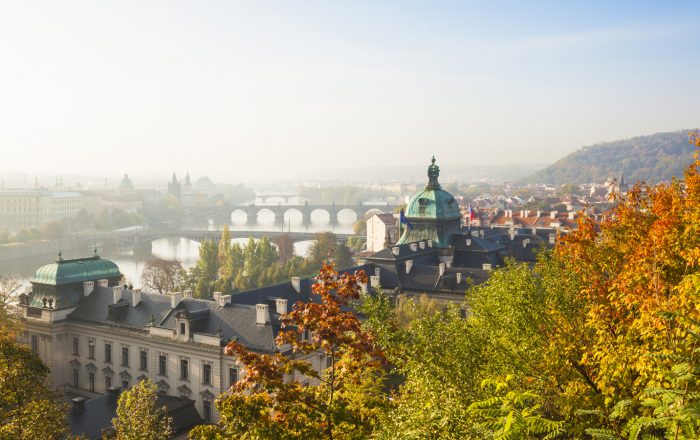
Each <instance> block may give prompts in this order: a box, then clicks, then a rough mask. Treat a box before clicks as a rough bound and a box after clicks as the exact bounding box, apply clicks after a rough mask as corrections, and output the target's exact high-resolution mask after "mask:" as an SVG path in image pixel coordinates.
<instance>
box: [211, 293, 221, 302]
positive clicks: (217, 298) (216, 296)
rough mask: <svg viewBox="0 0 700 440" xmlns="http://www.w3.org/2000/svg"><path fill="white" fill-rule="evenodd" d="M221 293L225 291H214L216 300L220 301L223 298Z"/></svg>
mask: <svg viewBox="0 0 700 440" xmlns="http://www.w3.org/2000/svg"><path fill="white" fill-rule="evenodd" d="M221 295H223V293H221V292H214V295H213V296H214V301H216V302H217V303H220V301H219V300H220V299H221Z"/></svg>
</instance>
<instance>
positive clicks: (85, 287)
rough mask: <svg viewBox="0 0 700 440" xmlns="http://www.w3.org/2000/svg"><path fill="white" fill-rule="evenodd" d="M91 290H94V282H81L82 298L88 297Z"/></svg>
mask: <svg viewBox="0 0 700 440" xmlns="http://www.w3.org/2000/svg"><path fill="white" fill-rule="evenodd" d="M93 290H95V282H94V281H83V296H88V295H89V294H91V293H92V291H93Z"/></svg>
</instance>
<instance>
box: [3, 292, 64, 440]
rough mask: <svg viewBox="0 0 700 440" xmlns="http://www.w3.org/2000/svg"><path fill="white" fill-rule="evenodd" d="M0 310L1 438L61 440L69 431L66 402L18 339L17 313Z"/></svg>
mask: <svg viewBox="0 0 700 440" xmlns="http://www.w3.org/2000/svg"><path fill="white" fill-rule="evenodd" d="M0 309H1V310H0V439H7V440H18V439H19V440H24V439H27V440H30V439H31V440H33V439H39V438H41V439H58V438H60V437H61V436H62V435H63V434H65V432H66V431H67V427H66V411H67V408H66V405H63V404H60V403H58V402H57V399H58V397H59V396H58V395H57V394H56V393H55V392H53V391H51V389H50V384H49V382H48V379H47V378H48V373H49V369H48V368H47V367H46V365H44V363H43V362H41V360H40V359H39V357H38V356H37V355H36V354H34V353H32V351H31V350H30V349H29V347H27V346H25V345H22V344H19V343H18V342H17V335H18V331H19V329H20V325H19V323H18V322H17V321H16V318H15V316H14V315H13V314H12V313H11V312H9V311H8V310H7V309H6V305H5V304H0Z"/></svg>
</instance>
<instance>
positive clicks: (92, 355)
mask: <svg viewBox="0 0 700 440" xmlns="http://www.w3.org/2000/svg"><path fill="white" fill-rule="evenodd" d="M88 358H90V359H95V344H90V345H88Z"/></svg>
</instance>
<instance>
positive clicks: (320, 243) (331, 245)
mask: <svg viewBox="0 0 700 440" xmlns="http://www.w3.org/2000/svg"><path fill="white" fill-rule="evenodd" d="M337 247H338V237H336V235H335V234H334V233H332V232H329V231H326V232H319V233H318V234H316V239H315V240H314V242H313V244H312V245H311V247H310V248H309V255H308V259H309V261H310V262H311V263H312V264H314V265H316V267H321V266H322V265H323V262H324V261H326V260H327V259H329V258H333V253H334V252H335V250H336V249H337Z"/></svg>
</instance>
